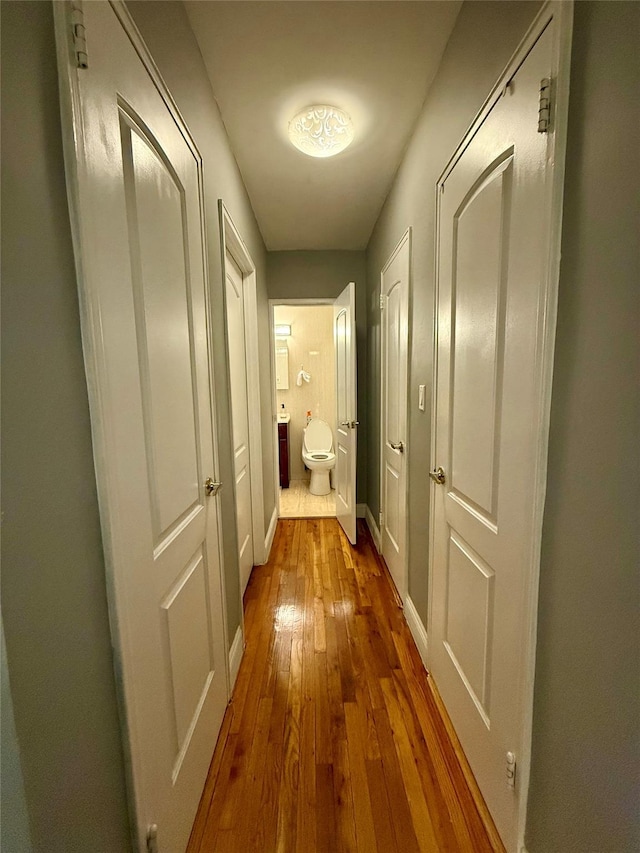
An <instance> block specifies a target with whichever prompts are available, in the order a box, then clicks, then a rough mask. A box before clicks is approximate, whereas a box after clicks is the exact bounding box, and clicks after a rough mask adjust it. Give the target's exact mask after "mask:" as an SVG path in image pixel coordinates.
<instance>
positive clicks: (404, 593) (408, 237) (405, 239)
mask: <svg viewBox="0 0 640 853" xmlns="http://www.w3.org/2000/svg"><path fill="white" fill-rule="evenodd" d="M405 244H408V247H407V248H408V252H409V276H408V279H407V331H408V336H407V381H406V385H405V389H404V390H405V401H404V402H405V418H406V421H405V424H406V425H405V433H406V435H405V437H404V441H405V447H404V457H405V460H404V465H405V472H404V505H405V530H404V560H403V564H402V586H403V588H402V589H399V590H398V594H399V595H400V600H401V601H402V603H403V604H406V601H407V598H408V597H409V471H410V466H409V454H410V452H411V442H410V441H409V415H410V400H411V394H410V393H409V391H410V388H411V340H412V323H411V312H412V275H411V251H412V229H411V226H409V227H408V228H407V230H406V231H405V232H404V234H403V235H402V237H401V238H400V239H399V240H398V242H397V243H396V246H395V248H394V249H393V251H392V252H391V254H390V255H389V257H388V258H387V261H386V263H385V264H384V266H383V267H382V269H381V270H380V291H379V297H380V302H381V300H382V296H383V276H384V274H385V272H386V271H387V269H388V268H389V267H390V266H391V264H392V263H393V261H394V260H395V259H396V256H397V255H398V253H399V252H400V250H401V249H402V248H403V247H404V246H405ZM381 313H382V312H381ZM384 329H385V326H384V323H383V322H382V317H381V318H380V459H379V465H380V469H379V470H380V494H379V498H378V500H379V506H380V512H382V515H383V518H384V513H385V511H386V507H384V505H383V497H384V442H383V440H382V439H383V435H384V396H383V395H384V353H385V348H386V344H387V341H386V335H385V331H384ZM378 524H380V516H379V515H378ZM382 545H383V532H382V525H380V554H381V556H382Z"/></svg>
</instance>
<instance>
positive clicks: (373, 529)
mask: <svg viewBox="0 0 640 853" xmlns="http://www.w3.org/2000/svg"><path fill="white" fill-rule="evenodd" d="M364 511H365V515H364V517H365V520H366V522H367V527H368V528H369V533H370V534H371V538H372V539H373V544H374V545H375V546H376V551H377V552H378V554H379V553H380V552H381V550H382V541H381V538H380V529H379V527H378V525H377V524H376V522H375V519H374V517H373V513H372V512H371V510H370V509H369V504H367V505H366V506H365V509H364Z"/></svg>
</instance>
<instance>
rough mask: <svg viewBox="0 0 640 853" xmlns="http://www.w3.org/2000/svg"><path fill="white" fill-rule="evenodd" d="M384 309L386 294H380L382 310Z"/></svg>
mask: <svg viewBox="0 0 640 853" xmlns="http://www.w3.org/2000/svg"><path fill="white" fill-rule="evenodd" d="M383 309H384V293H381V294H380V310H381V311H382V310H383Z"/></svg>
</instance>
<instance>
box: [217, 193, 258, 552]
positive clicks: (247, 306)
mask: <svg viewBox="0 0 640 853" xmlns="http://www.w3.org/2000/svg"><path fill="white" fill-rule="evenodd" d="M218 213H219V219H220V253H221V265H222V281H223V285H224V283H225V282H226V280H227V252H229V254H230V255H231V257H232V258H233V259H234V261H235V262H236V264H237V265H238V267H239V268H240V271H241V272H242V297H243V307H244V341H245V347H244V350H245V364H246V371H247V408H248V409H249V408H250V404H251V402H255V403H257V406H258V413H259V414H261V412H262V406H261V401H260V353H259V347H258V335H259V329H258V289H257V283H256V267H255V264H254V263H253V260H252V259H251V255H250V254H249V250H248V249H247V246H246V244H245V242H244V240H243V239H242V237H241V235H240V232H239V231H238V229H237V228H236V226H235V224H234V222H233V219H232V218H231V215H230V213H229V211H228V210H227V208H226V206H225V203H224V201H223V200H222V199H221V198H219V199H218ZM222 292H223V303H224V317H225V323H224V339H225V346H226V353H227V389H228V394H229V400H231V375H230V372H229V331H228V324H227V292H226V286H223V291H222ZM247 415H248V418H247V420H248V423H249V474H250V478H251V532H252V536H253V565H254V566H263V565H264V564H265V563H266V562H267V557H268V550H267V547H266V542H265V530H264V481H263V476H262V434H261V429H260V425H261V421H262V418H261V417H257V418H252V417H251V412H250V411H247ZM231 428H232V430H233V424H232V427H231ZM233 494H234V502H235V498H236V493H235V482H234V484H233Z"/></svg>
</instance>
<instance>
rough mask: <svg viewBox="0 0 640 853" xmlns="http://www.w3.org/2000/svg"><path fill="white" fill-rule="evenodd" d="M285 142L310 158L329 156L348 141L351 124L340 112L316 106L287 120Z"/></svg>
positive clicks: (332, 108) (349, 139) (338, 150)
mask: <svg viewBox="0 0 640 853" xmlns="http://www.w3.org/2000/svg"><path fill="white" fill-rule="evenodd" d="M289 139H290V140H291V142H292V143H293V144H294V145H295V146H296V148H298V149H299V150H300V151H302V152H304V153H305V154H308V155H309V156H310V157H333V155H334V154H339V153H340V152H341V151H344V149H345V148H346V147H347V145H349V144H350V143H351V142H352V140H353V124H352V123H351V118H350V117H349V116H348V115H347V114H346V113H345V112H344V110H341V109H338V107H331V106H329V105H328V104H316V105H314V106H312V107H306V109H304V110H302V111H301V112H299V113H298V114H297V115H296V116H294V117H293V118H292V119H291V121H290V122H289Z"/></svg>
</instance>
